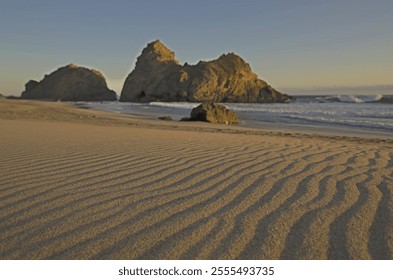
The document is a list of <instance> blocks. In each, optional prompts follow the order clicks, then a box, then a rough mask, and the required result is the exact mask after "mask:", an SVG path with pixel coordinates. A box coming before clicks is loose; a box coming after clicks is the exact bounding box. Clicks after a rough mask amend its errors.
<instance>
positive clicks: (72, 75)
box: [21, 64, 116, 101]
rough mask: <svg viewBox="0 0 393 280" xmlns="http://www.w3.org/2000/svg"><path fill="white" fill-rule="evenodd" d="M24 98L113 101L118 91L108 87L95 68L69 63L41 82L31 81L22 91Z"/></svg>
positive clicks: (46, 76)
mask: <svg viewBox="0 0 393 280" xmlns="http://www.w3.org/2000/svg"><path fill="white" fill-rule="evenodd" d="M21 98H23V99H42V100H62V101H113V100H116V93H115V92H114V91H112V90H110V89H108V87H107V84H106V81H105V78H104V76H103V75H102V73H101V72H99V71H97V70H94V69H87V68H84V67H79V66H77V65H75V64H69V65H67V66H64V67H61V68H59V69H57V70H56V71H54V72H53V73H51V74H49V75H45V77H44V79H43V80H42V81H40V82H37V81H33V80H31V81H29V82H28V83H26V85H25V91H24V92H22V96H21Z"/></svg>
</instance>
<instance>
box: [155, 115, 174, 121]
mask: <svg viewBox="0 0 393 280" xmlns="http://www.w3.org/2000/svg"><path fill="white" fill-rule="evenodd" d="M158 119H159V120H163V121H171V120H172V117H171V116H163V117H158Z"/></svg>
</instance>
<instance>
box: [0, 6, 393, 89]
mask: <svg viewBox="0 0 393 280" xmlns="http://www.w3.org/2000/svg"><path fill="white" fill-rule="evenodd" d="M155 39H160V40H161V41H162V42H163V43H164V44H165V45H166V46H167V47H168V48H170V49H171V50H173V51H175V53H176V58H177V59H178V60H179V61H180V62H181V63H185V62H188V63H191V64H192V63H197V62H198V61H199V60H208V59H213V58H217V57H218V56H219V55H221V54H222V53H224V52H230V51H231V52H235V53H236V54H238V55H240V56H242V57H243V58H244V59H245V60H246V61H247V62H248V63H250V65H251V67H252V69H253V71H254V72H256V73H257V74H258V75H259V77H260V78H262V79H264V80H266V81H267V82H268V83H270V84H271V85H272V86H273V87H275V88H277V89H279V90H288V89H290V88H314V87H330V86H334V87H340V86H366V85H371V86H373V85H392V84H393V1H392V0H367V1H366V0H340V1H338V0H271V1H263V0H259V1H256V0H255V1H254V0H242V1H240V0H233V1H232V0H227V1H220V0H198V1H187V0H173V1H171V0H167V1H162V0H160V1H159V0H143V1H142V0H140V1H131V0H111V1H108V0H94V1H93V0H57V1H54V0H0V93H3V94H6V95H11V94H12V95H19V94H20V93H21V92H22V91H23V89H24V84H25V83H26V82H27V81H28V80H30V79H35V80H41V79H42V78H43V76H44V74H49V73H51V72H52V71H54V70H55V69H57V68H59V67H61V66H64V65H66V64H69V63H75V64H78V65H81V66H85V67H88V68H95V69H97V70H100V71H101V72H102V73H103V74H104V75H105V77H106V78H107V82H108V85H109V87H110V88H111V89H114V90H115V91H116V92H117V93H118V94H119V93H120V90H121V88H122V85H123V82H124V80H125V78H126V76H127V75H128V74H129V73H130V72H131V70H132V69H133V68H134V66H135V61H136V58H137V56H139V54H140V52H141V50H142V49H143V48H144V47H145V46H146V44H147V43H148V42H150V41H153V40H155Z"/></svg>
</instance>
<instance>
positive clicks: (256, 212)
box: [0, 100, 393, 259]
mask: <svg viewBox="0 0 393 280" xmlns="http://www.w3.org/2000/svg"><path fill="white" fill-rule="evenodd" d="M392 197H393V144H392V143H390V142H389V141H371V140H365V139H347V138H338V137H317V136H314V137H312V136H305V135H287V133H270V132H266V131H257V130H247V129H240V128H238V127H227V126H212V125H209V124H201V123H193V124H189V123H177V122H164V121H151V120H145V119H143V118H137V117H127V116H120V115H116V114H110V113H103V112H94V111H87V110H82V109H76V108H73V107H72V106H71V105H64V104H59V103H46V102H33V101H21V100H15V101H11V100H1V101H0V229H1V231H0V258H1V259H393V198H392Z"/></svg>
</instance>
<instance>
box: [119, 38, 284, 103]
mask: <svg viewBox="0 0 393 280" xmlns="http://www.w3.org/2000/svg"><path fill="white" fill-rule="evenodd" d="M289 99H290V96H288V95H286V94H282V93H280V92H278V91H276V90H275V89H274V88H272V87H271V86H270V85H269V84H267V83H266V82H265V81H263V80H261V79H259V78H258V77H257V75H256V74H255V73H253V72H252V70H251V67H250V65H249V64H248V63H246V62H245V61H244V60H243V59H242V58H241V57H240V56H238V55H236V54H234V53H228V54H223V55H221V56H220V57H219V58H218V59H215V60H212V61H200V62H199V63H198V64H196V65H188V64H187V63H185V64H184V65H180V64H179V62H178V61H177V60H176V59H175V54H174V52H173V51H171V50H170V49H168V48H167V47H166V46H165V45H164V44H162V43H161V42H160V41H159V40H157V41H154V42H152V43H149V44H148V45H147V47H146V48H144V49H143V51H142V54H141V55H140V56H139V57H138V59H137V62H136V66H135V69H134V70H133V71H132V72H131V73H130V74H129V76H128V77H127V79H126V81H125V83H124V86H123V89H122V92H121V96H120V101H131V102H150V101H166V102H174V101H178V102H179V101H187V102H242V103H268V102H286V101H287V100H289Z"/></svg>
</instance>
